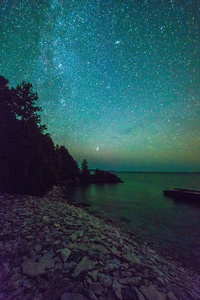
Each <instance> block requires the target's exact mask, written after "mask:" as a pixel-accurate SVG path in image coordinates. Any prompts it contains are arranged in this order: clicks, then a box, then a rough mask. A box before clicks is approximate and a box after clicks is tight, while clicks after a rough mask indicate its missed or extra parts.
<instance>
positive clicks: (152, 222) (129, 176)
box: [71, 173, 200, 270]
mask: <svg viewBox="0 0 200 300" xmlns="http://www.w3.org/2000/svg"><path fill="white" fill-rule="evenodd" d="M117 175H118V176H119V177H120V178H121V179H122V180H124V183H120V184H113V185H112V184H111V185H109V184H105V185H95V184H92V185H88V186H78V187H76V188H75V189H73V190H72V191H71V193H72V198H73V200H74V201H78V202H85V203H88V204H91V207H90V208H89V210H91V211H95V212H97V213H98V214H99V215H100V216H102V217H104V218H106V219H111V220H114V221H117V222H118V225H120V226H121V227H125V228H126V229H128V230H129V231H131V232H133V233H134V234H135V235H136V237H138V238H139V239H142V240H143V241H147V242H148V243H149V244H150V245H153V246H154V248H156V249H157V250H159V251H160V252H161V253H164V254H166V253H171V254H174V255H176V256H177V257H178V258H180V259H181V260H182V261H183V262H184V263H185V264H187V266H191V267H192V268H196V269H198V270H200V205H189V204H186V203H177V202H175V201H173V200H172V199H170V198H167V197H164V196H163V193H162V191H163V190H164V189H172V188H173V187H179V188H192V189H199V190H200V174H197V173H196V174H192V173H117Z"/></svg>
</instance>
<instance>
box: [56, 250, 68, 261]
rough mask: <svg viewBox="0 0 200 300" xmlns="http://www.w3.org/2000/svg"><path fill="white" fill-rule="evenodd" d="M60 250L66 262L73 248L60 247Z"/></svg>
mask: <svg viewBox="0 0 200 300" xmlns="http://www.w3.org/2000/svg"><path fill="white" fill-rule="evenodd" d="M58 252H60V254H61V256H62V259H63V261H64V262H66V261H67V260H68V258H69V256H70V254H71V250H69V249H68V248H64V249H59V250H58Z"/></svg>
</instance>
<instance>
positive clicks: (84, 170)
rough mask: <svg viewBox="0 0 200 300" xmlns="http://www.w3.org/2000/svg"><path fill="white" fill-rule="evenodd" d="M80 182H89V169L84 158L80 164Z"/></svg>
mask: <svg viewBox="0 0 200 300" xmlns="http://www.w3.org/2000/svg"><path fill="white" fill-rule="evenodd" d="M81 182H83V183H89V182H90V171H89V170H88V162H87V160H86V159H84V160H83V162H82V164H81Z"/></svg>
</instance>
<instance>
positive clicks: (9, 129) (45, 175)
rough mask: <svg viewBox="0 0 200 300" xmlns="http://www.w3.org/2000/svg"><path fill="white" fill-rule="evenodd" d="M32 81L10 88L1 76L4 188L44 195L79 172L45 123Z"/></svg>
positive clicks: (0, 175)
mask: <svg viewBox="0 0 200 300" xmlns="http://www.w3.org/2000/svg"><path fill="white" fill-rule="evenodd" d="M37 100H38V95H37V93H34V92H33V87H32V84H31V83H26V82H24V81H23V82H22V83H21V84H20V85H18V86H17V87H16V88H11V89H9V87H8V80H7V79H5V78H4V77H3V76H0V191H1V192H9V193H21V194H25V193H26V194H32V195H43V194H44V193H45V192H47V191H48V190H49V189H50V188H51V187H52V186H53V184H56V183H57V182H58V181H59V180H74V179H75V177H76V176H77V175H79V169H78V165H77V163H76V161H75V160H74V159H73V157H72V156H71V155H70V154H69V152H68V150H67V149H66V148H65V147H64V146H62V147H60V148H59V147H57V148H56V147H55V145H54V143H53V141H52V139H51V137H50V136H49V134H48V133H44V132H45V130H46V126H45V125H42V124H41V118H40V116H39V115H38V113H39V112H40V111H41V107H38V106H37V105H36V102H37Z"/></svg>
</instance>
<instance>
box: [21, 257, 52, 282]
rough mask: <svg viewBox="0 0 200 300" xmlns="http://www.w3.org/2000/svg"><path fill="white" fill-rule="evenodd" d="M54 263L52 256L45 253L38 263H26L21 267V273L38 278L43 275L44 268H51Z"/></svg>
mask: <svg viewBox="0 0 200 300" xmlns="http://www.w3.org/2000/svg"><path fill="white" fill-rule="evenodd" d="M54 263H55V261H54V260H52V254H50V253H46V254H44V255H43V257H42V258H41V259H40V261H38V262H32V261H26V262H24V263H23V265H22V269H23V273H24V274H26V275H28V276H31V277H33V276H38V275H42V274H44V273H45V269H46V268H53V266H54Z"/></svg>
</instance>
